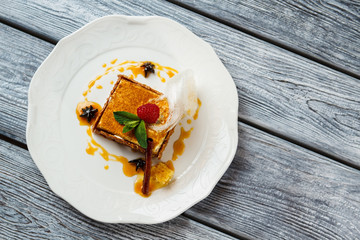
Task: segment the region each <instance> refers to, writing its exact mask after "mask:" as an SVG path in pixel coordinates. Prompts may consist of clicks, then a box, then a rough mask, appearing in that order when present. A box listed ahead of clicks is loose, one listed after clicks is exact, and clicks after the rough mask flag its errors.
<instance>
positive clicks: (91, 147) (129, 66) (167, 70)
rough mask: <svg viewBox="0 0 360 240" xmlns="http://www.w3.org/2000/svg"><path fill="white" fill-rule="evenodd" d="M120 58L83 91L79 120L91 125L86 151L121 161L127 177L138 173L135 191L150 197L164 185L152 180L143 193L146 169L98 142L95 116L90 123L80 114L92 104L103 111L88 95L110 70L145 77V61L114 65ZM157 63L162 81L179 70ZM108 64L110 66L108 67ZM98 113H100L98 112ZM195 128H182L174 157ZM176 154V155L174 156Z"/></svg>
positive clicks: (167, 163)
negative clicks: (165, 76)
mask: <svg viewBox="0 0 360 240" xmlns="http://www.w3.org/2000/svg"><path fill="white" fill-rule="evenodd" d="M117 60H118V59H113V60H112V61H110V64H112V65H113V66H108V65H107V64H103V65H102V67H103V68H106V69H105V72H104V73H103V74H102V75H98V76H97V77H96V78H95V79H93V80H91V81H90V82H89V84H88V89H87V90H86V91H84V92H83V94H82V95H83V96H84V101H83V102H80V103H78V105H77V107H76V115H77V118H78V120H79V124H80V125H81V126H83V125H85V126H89V127H88V128H87V130H86V133H87V135H88V136H89V138H90V140H89V141H88V146H87V148H86V153H87V154H89V155H95V153H99V155H100V156H101V157H102V158H103V159H104V160H105V161H116V162H121V163H122V165H123V172H124V175H125V176H127V177H132V176H135V175H137V176H138V177H137V180H136V182H135V184H134V189H135V192H136V193H137V194H139V195H141V196H143V197H149V196H150V195H151V193H152V192H153V191H155V190H157V189H159V188H161V187H162V186H159V185H157V184H155V183H152V182H150V185H149V194H148V195H144V194H143V193H142V190H141V189H142V184H143V177H144V171H143V170H142V169H139V170H138V171H136V169H135V166H134V165H132V164H130V163H129V162H128V159H127V158H125V157H123V156H117V155H115V154H111V153H109V152H108V151H107V150H106V149H105V148H104V147H103V146H101V145H100V144H99V143H98V142H96V140H95V139H94V137H93V133H92V131H91V125H92V124H93V123H94V121H95V119H96V117H95V118H93V119H92V120H91V121H90V123H88V122H87V120H86V118H82V117H80V114H82V108H85V107H86V106H90V105H92V106H93V108H96V109H98V112H100V111H101V106H100V105H99V104H97V103H95V102H90V101H88V100H87V95H88V93H90V92H91V89H92V88H93V87H94V86H95V84H96V82H97V81H99V80H100V79H101V78H102V77H103V76H105V75H107V74H108V73H109V72H110V71H115V69H117V70H118V71H119V72H121V73H122V72H124V71H125V70H130V71H131V73H132V74H131V75H130V76H129V77H130V78H133V79H135V78H137V77H138V75H142V76H143V77H145V71H144V68H143V67H141V65H142V64H143V63H144V62H137V61H124V62H121V63H119V64H116V65H114V64H115V63H116V62H117ZM153 64H154V65H155V70H156V73H155V74H156V75H157V76H158V77H159V79H160V80H161V82H166V79H165V78H164V77H163V76H162V73H164V74H167V76H168V77H169V78H172V77H173V76H175V74H176V73H178V71H177V70H176V69H173V68H171V67H167V66H162V65H160V64H158V63H153ZM107 66H108V67H107ZM110 84H114V81H111V82H110ZM96 88H97V89H102V88H103V87H102V85H99V84H97V85H96ZM199 101H200V100H199V99H198V104H199V106H200V105H201V102H200V103H199ZM97 114H98V113H97ZM197 114H198V109H197V112H196V114H195V115H196V116H195V115H194V120H195V119H196V118H197ZM187 122H188V124H190V123H191V120H190V119H188V121H187ZM192 130H193V128H191V129H190V130H189V131H185V130H184V129H183V128H182V129H181V134H180V137H179V139H178V140H177V141H176V142H175V143H174V154H173V159H172V160H174V158H175V160H176V159H177V157H178V156H180V155H181V154H182V153H183V152H184V150H185V145H184V139H186V138H189V137H190V134H191V131H192ZM174 156H175V157H174ZM172 160H169V161H167V162H166V163H165V164H166V165H167V167H168V168H170V169H172V170H173V171H175V168H174V165H173V163H172ZM104 169H105V170H108V169H109V165H105V166H104Z"/></svg>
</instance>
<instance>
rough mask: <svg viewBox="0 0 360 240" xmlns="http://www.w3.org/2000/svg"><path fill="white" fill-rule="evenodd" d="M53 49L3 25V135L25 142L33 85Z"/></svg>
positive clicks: (0, 128) (0, 131)
mask: <svg viewBox="0 0 360 240" xmlns="http://www.w3.org/2000/svg"><path fill="white" fill-rule="evenodd" d="M52 48H53V45H52V44H50V43H47V42H44V41H42V40H40V39H37V38H35V37H32V36H30V35H28V34H25V33H23V32H20V31H16V30H14V29H13V28H11V27H8V26H6V25H4V24H1V23H0V53H1V55H0V134H3V135H5V136H8V137H10V138H13V139H15V140H17V141H20V142H22V143H25V128H26V119H27V92H28V88H29V83H30V80H31V78H32V76H33V75H34V73H35V71H36V69H37V68H38V67H39V66H40V64H41V62H42V61H43V60H44V59H45V58H46V56H47V55H48V54H49V53H50V51H51V50H52Z"/></svg>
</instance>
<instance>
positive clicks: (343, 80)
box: [0, 0, 360, 239]
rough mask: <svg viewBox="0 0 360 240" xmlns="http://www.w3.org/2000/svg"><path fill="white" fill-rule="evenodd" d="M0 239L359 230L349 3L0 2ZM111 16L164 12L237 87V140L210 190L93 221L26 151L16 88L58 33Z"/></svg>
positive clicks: (356, 60) (355, 5) (305, 235)
mask: <svg viewBox="0 0 360 240" xmlns="http://www.w3.org/2000/svg"><path fill="white" fill-rule="evenodd" d="M0 6H1V7H0V21H1V23H0V79H1V81H0V160H1V161H0V190H1V191H0V239H92V238H94V239H129V238H132V239H182V238H188V239H234V238H250V239H283V238H285V239H309V238H316V239H360V3H359V1H351V0H332V1H300V0H299V1H292V0H277V1H273V0H245V1H235V0H232V1H231V0H217V1H210V0H200V1H192V0H183V1H177V0H172V1H160V0H155V1H143V2H140V1H133V0H130V1H121V2H116V3H114V2H111V3H110V2H109V3H105V1H100V0H98V1H78V0H67V1H65V0H59V1H44V0H29V1H23V0H2V1H1V2H0ZM110 14H124V15H159V16H164V17H168V18H171V19H173V20H175V21H177V22H179V23H181V24H183V25H184V26H186V27H187V28H188V29H190V30H191V31H192V32H194V33H195V34H196V35H198V36H199V37H201V38H203V39H204V40H205V41H207V42H208V43H210V44H211V45H212V47H213V48H214V49H215V51H216V53H217V54H218V56H219V58H220V59H221V61H222V62H223V63H224V65H225V66H226V68H227V69H228V70H229V72H230V74H231V75H232V77H233V79H234V81H235V84H236V86H237V90H238V94H239V114H238V132H239V145H238V148H237V152H236V156H235V158H234V160H233V163H232V164H231V166H230V168H229V169H228V171H227V172H226V173H225V175H224V176H223V178H222V179H221V181H220V182H219V183H218V184H217V186H216V188H215V189H214V191H213V192H212V193H211V195H210V196H209V197H208V198H206V199H205V200H203V201H202V202H200V203H198V204H197V205H195V206H194V207H192V208H191V209H189V210H187V211H186V212H185V213H183V214H182V215H180V216H179V217H177V218H175V219H173V220H171V221H168V222H165V223H162V224H156V225H136V224H103V223H99V222H96V221H93V220H91V219H89V218H87V217H85V216H83V215H82V214H81V213H79V212H78V211H77V210H75V209H74V208H73V207H72V206H70V205H69V204H68V203H67V202H65V201H64V200H62V199H61V198H59V197H57V196H56V195H55V194H54V193H53V192H52V191H51V190H50V189H49V187H48V185H47V184H46V182H45V180H44V178H43V176H42V175H41V173H40V172H39V170H38V168H37V167H36V166H35V164H34V162H33V160H32V159H31V157H30V155H29V152H28V151H27V147H26V140H25V126H26V116H27V91H28V87H29V83H30V80H31V78H32V76H33V74H34V72H35V71H36V69H37V68H38V67H39V65H40V63H41V62H42V61H43V60H44V59H45V58H46V56H47V55H48V54H49V53H50V51H51V50H52V49H53V47H54V45H55V44H56V43H57V42H58V41H59V39H61V38H62V37H64V36H66V35H68V34H70V33H71V32H73V31H75V30H76V29H78V28H80V27H81V26H83V25H84V24H86V23H88V22H89V21H91V20H94V19H96V18H98V17H101V16H105V15H110Z"/></svg>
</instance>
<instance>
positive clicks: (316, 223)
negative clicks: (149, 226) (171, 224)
mask: <svg viewBox="0 0 360 240" xmlns="http://www.w3.org/2000/svg"><path fill="white" fill-rule="evenodd" d="M359 182H360V171H358V170H355V169H353V168H349V167H346V166H343V165H340V164H338V163H337V162H335V161H331V160H329V159H327V158H325V157H322V156H321V155H317V154H315V153H313V152H311V151H307V150H304V149H301V148H299V147H298V146H296V145H293V144H290V143H288V142H286V141H284V140H280V139H278V138H275V137H274V136H272V135H268V134H264V133H263V132H260V131H259V130H256V129H253V128H250V127H248V126H247V125H244V124H239V146H238V149H237V152H236V156H235V159H234V161H233V163H232V164H231V167H230V168H229V169H228V171H227V172H226V173H225V175H224V176H223V178H222V179H221V181H220V182H219V183H218V184H217V186H216V187H215V189H214V191H213V192H212V193H211V194H210V196H209V197H208V198H206V199H205V200H204V201H202V202H200V203H199V204H197V205H195V206H194V207H192V208H191V209H190V210H188V211H187V212H186V214H189V215H191V216H194V217H195V218H197V219H200V220H203V221H205V220H206V221H211V222H212V224H214V225H220V226H221V227H223V228H225V229H227V230H228V231H233V232H234V233H236V234H239V235H244V236H249V237H250V238H254V239H358V238H360V225H359V223H360V185H359Z"/></svg>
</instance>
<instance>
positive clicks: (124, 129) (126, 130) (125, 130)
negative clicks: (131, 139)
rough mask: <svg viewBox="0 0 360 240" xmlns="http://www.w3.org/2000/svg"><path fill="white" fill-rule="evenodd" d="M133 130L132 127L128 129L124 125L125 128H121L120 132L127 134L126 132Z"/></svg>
mask: <svg viewBox="0 0 360 240" xmlns="http://www.w3.org/2000/svg"><path fill="white" fill-rule="evenodd" d="M133 129H134V127H130V126H126V125H125V127H124V128H123V130H122V132H123V133H127V132H129V131H131V130H133Z"/></svg>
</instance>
